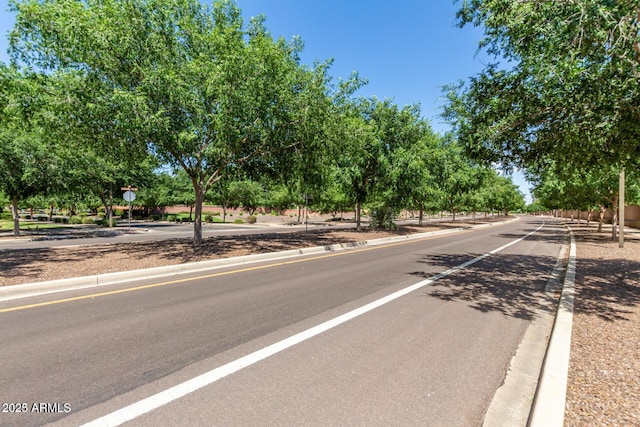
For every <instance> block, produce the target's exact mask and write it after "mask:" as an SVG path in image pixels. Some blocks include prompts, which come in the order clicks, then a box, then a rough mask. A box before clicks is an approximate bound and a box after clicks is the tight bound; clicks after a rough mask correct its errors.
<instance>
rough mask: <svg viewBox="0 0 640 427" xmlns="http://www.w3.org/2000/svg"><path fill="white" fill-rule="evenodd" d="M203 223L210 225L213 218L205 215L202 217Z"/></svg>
mask: <svg viewBox="0 0 640 427" xmlns="http://www.w3.org/2000/svg"><path fill="white" fill-rule="evenodd" d="M204 222H206V223H207V224H211V223H212V222H213V216H212V215H206V216H205V217H204Z"/></svg>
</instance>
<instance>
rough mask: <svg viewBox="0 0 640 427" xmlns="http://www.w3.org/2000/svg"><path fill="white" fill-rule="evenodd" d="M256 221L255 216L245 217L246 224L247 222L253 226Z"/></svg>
mask: <svg viewBox="0 0 640 427" xmlns="http://www.w3.org/2000/svg"><path fill="white" fill-rule="evenodd" d="M256 221H258V217H256V216H255V215H249V216H248V217H247V222H248V223H249V224H255V223H256Z"/></svg>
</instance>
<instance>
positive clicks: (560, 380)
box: [527, 226, 576, 427]
mask: <svg viewBox="0 0 640 427" xmlns="http://www.w3.org/2000/svg"><path fill="white" fill-rule="evenodd" d="M567 228H568V229H569V235H570V236H571V248H570V251H569V262H568V263H567V273H566V275H565V279H564V284H563V287H562V295H561V296H560V302H559V305H558V313H557V314H556V320H555V322H554V325H553V331H552V333H551V339H550V341H549V347H548V348H547V354H546V355H545V359H544V363H543V365H542V370H541V372H540V381H539V382H538V388H537V390H536V394H535V398H534V401H533V407H532V409H531V414H530V416H529V421H528V423H527V426H529V427H562V425H563V424H564V412H565V404H566V396H567V376H568V374H569V357H570V353H571V329H572V326H573V303H574V286H575V279H576V242H575V237H574V235H573V231H572V230H571V227H568V226H567Z"/></svg>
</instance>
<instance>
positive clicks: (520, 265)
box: [412, 254, 555, 320]
mask: <svg viewBox="0 0 640 427" xmlns="http://www.w3.org/2000/svg"><path fill="white" fill-rule="evenodd" d="M475 256H477V255H466V256H464V255H429V256H425V257H423V258H422V259H421V260H420V262H422V263H425V264H428V265H438V266H441V267H445V268H453V267H455V266H457V265H460V264H462V263H464V262H466V261H469V260H470V259H473V258H475ZM554 264H555V259H552V258H551V257H542V256H526V255H501V254H498V255H494V256H488V257H486V258H484V259H482V260H480V261H479V262H477V263H475V264H473V265H471V266H469V267H467V268H465V269H463V270H459V271H457V272H455V273H453V274H452V275H449V276H447V277H445V278H443V279H440V280H438V281H437V282H436V283H434V285H433V286H431V287H429V288H428V289H427V290H426V291H425V293H424V295H426V296H430V297H435V298H438V299H441V300H443V301H461V302H465V303H467V304H468V305H469V306H470V307H472V308H474V309H476V310H478V311H481V312H483V313H487V312H499V313H502V314H504V315H506V316H510V317H515V318H519V319H526V320H531V319H532V318H533V316H534V315H535V312H536V310H538V309H548V308H549V307H548V300H546V299H545V294H544V291H545V286H546V284H547V281H548V280H549V278H550V277H551V271H552V270H553V266H554ZM541 271H543V272H545V273H542V274H541V273H540V272H541ZM412 274H413V275H416V276H419V277H431V276H432V275H433V274H432V273H428V274H426V273H424V272H421V271H416V272H413V273H412Z"/></svg>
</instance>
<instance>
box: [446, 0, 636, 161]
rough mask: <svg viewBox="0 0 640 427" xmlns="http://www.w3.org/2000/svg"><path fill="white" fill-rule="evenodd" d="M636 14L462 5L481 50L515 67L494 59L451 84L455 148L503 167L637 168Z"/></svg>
mask: <svg viewBox="0 0 640 427" xmlns="http://www.w3.org/2000/svg"><path fill="white" fill-rule="evenodd" d="M639 14H640V6H638V4H636V3H635V2H601V1H597V0H568V1H562V2H533V1H532V2H505V1H502V0H486V1H469V0H465V1H462V3H461V7H460V10H459V11H458V18H459V23H460V25H461V26H463V25H467V24H473V25H482V26H484V29H485V38H484V39H483V40H482V42H481V47H486V48H487V50H488V52H489V53H490V54H494V55H496V57H497V58H499V59H500V58H503V59H504V60H506V61H508V64H509V65H512V68H510V69H506V68H500V67H499V65H498V63H493V64H490V65H488V66H487V67H486V69H485V70H484V71H483V72H482V73H480V74H479V75H478V76H476V77H474V78H472V79H471V81H470V83H469V85H468V86H466V87H465V86H458V87H457V88H455V87H453V88H450V92H449V95H450V100H449V103H448V106H447V109H446V115H447V116H448V117H449V118H451V119H452V121H453V123H454V124H455V127H456V130H457V133H458V136H459V138H460V140H461V142H463V143H464V144H465V146H466V147H467V149H468V150H469V151H470V152H471V153H473V154H474V155H476V156H479V157H481V158H484V159H486V160H489V161H501V162H503V163H506V164H509V165H513V164H516V165H519V166H523V167H527V166H530V164H531V163H534V162H536V161H538V160H539V159H540V158H541V157H551V158H553V160H555V161H557V162H563V163H571V164H573V165H575V166H577V167H581V166H584V165H590V164H596V163H597V164H601V165H603V166H604V165H615V166H616V167H618V168H620V167H630V168H633V167H636V166H637V164H638V163H637V159H638V154H640V148H639V146H638V144H637V143H636V141H637V140H638V136H640V125H639V124H638V123H639V119H640V111H638V108H637V105H638V102H639V101H640V85H639V84H638V83H639V81H640V74H639V73H638V66H639V65H640V48H639V41H640V33H639V31H640V20H639V19H637V17H638V16H639Z"/></svg>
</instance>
